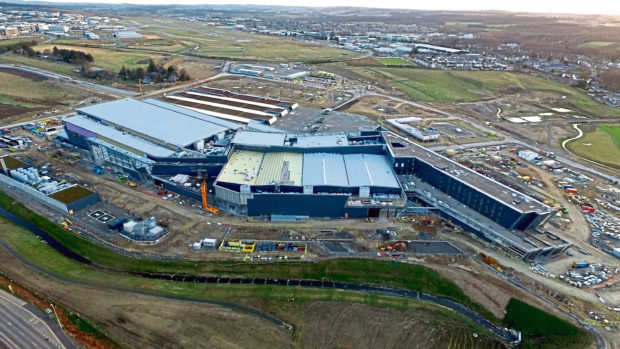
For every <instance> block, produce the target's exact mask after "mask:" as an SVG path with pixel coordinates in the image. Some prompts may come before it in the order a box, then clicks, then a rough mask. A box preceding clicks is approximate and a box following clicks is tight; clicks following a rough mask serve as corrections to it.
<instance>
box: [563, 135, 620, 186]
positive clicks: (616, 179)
mask: <svg viewBox="0 0 620 349" xmlns="http://www.w3.org/2000/svg"><path fill="white" fill-rule="evenodd" d="M573 128H574V129H575V130H577V132H579V134H578V135H577V136H575V137H573V138H569V139H565V140H563V141H562V148H563V149H564V150H566V152H568V153H569V154H571V155H573V156H576V157H578V158H580V159H582V160H583V161H587V162H589V163H592V164H596V165H598V166H601V167H604V168H607V169H610V170H614V169H613V168H611V167H609V166H607V165H604V164H601V163H598V162H596V161H593V160H590V159H587V158H584V157H583V156H580V155H577V154H575V153H573V152H572V151H570V150H568V148H567V147H566V144H568V143H569V142H572V141H574V140H577V139H579V138H581V137H583V131H581V129H580V128H579V124H573ZM615 181H616V182H618V178H615Z"/></svg>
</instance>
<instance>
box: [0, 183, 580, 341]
mask: <svg viewBox="0 0 620 349" xmlns="http://www.w3.org/2000/svg"><path fill="white" fill-rule="evenodd" d="M0 204H1V205H2V206H3V207H6V208H8V209H9V210H11V211H14V212H16V213H18V214H19V215H20V216H26V215H28V214H30V221H31V222H32V223H34V224H35V225H37V226H39V225H41V221H40V219H43V218H42V217H39V216H36V215H34V214H33V213H32V212H29V210H27V209H26V208H25V207H24V206H23V205H21V204H19V203H15V202H14V200H13V199H11V198H10V197H8V196H6V195H5V194H4V193H2V192H0ZM46 222H48V223H50V224H51V225H53V226H54V228H55V229H50V230H54V234H55V235H58V234H57V233H58V232H59V231H60V232H62V231H61V230H60V229H58V227H57V226H56V225H55V224H53V223H51V222H49V221H46ZM49 228H50V227H48V229H49ZM0 230H1V231H2V234H1V235H0V239H2V240H3V241H5V242H6V243H8V244H9V245H11V246H12V247H13V248H14V249H16V250H17V251H18V252H19V253H20V254H21V255H22V256H24V257H25V258H26V259H28V260H30V261H31V262H33V263H34V264H37V265H43V266H45V268H46V269H48V270H50V271H52V272H55V273H57V274H59V275H62V276H65V277H70V278H74V279H77V280H82V281H86V282H90V283H97V284H99V285H106V286H107V287H122V288H123V289H125V290H130V289H141V290H149V291H153V292H157V293H161V294H171V295H177V296H186V297H198V298H207V299H213V300H223V301H229V302H241V303H245V304H248V303H247V302H249V304H253V302H256V301H257V300H264V301H265V300H267V301H275V302H282V301H285V302H291V301H294V302H312V301H326V302H347V303H360V304H364V305H369V306H373V307H387V308H395V309H401V310H405V309H419V310H423V311H426V312H430V313H432V314H434V316H433V318H434V321H439V322H441V321H442V318H450V319H457V320H458V321H460V322H462V323H465V324H467V325H468V326H469V327H470V328H471V329H472V330H474V331H477V333H479V334H482V335H483V336H488V334H487V332H486V331H485V330H483V329H482V328H480V327H479V326H478V325H477V324H475V323H472V322H471V321H470V320H469V319H466V318H464V317H462V316H461V315H459V314H457V313H455V312H452V311H449V310H446V309H443V308H441V307H437V306H435V305H432V304H428V303H424V302H422V303H420V302H417V301H415V300H410V299H403V298H399V297H386V296H378V295H373V294H365V293H358V292H351V291H339V290H333V289H313V288H298V287H282V286H266V285H213V284H197V283H183V282H170V281H161V280H153V279H145V278H139V277H133V276H129V275H127V274H119V273H111V272H110V273H109V272H102V271H99V270H97V269H95V268H90V267H87V266H84V265H82V264H80V263H78V262H76V261H73V260H70V259H67V258H66V257H64V256H62V255H60V254H59V253H58V252H57V251H56V250H54V249H53V248H52V247H50V246H49V245H48V244H42V243H41V242H40V240H38V239H37V238H36V237H35V236H34V235H33V234H31V233H30V232H29V231H27V230H25V229H23V228H21V227H18V226H15V225H13V224H11V223H10V222H8V221H6V220H5V219H3V218H0ZM70 234H71V233H66V232H65V235H66V236H73V237H75V236H74V235H70ZM66 241H69V240H68V239H67V238H66V237H65V238H64V239H63V243H65V242H66ZM78 243H80V244H82V245H85V246H86V245H89V244H90V245H92V244H91V243H90V242H88V241H86V240H82V239H80V238H78V237H75V241H74V242H73V245H69V247H70V248H71V249H75V248H76V244H78ZM95 247H97V246H95ZM92 248H93V247H92V246H90V247H89V249H92ZM99 249H101V248H99ZM101 250H102V249H101ZM104 254H107V257H109V258H117V259H127V258H126V257H122V256H119V255H116V254H114V253H112V252H110V251H108V250H105V251H102V252H100V253H99V255H98V256H97V257H96V258H101V257H103V256H104ZM89 257H90V256H89ZM91 260H93V262H95V263H97V264H103V265H107V263H106V262H112V263H113V261H111V260H108V261H99V260H95V259H94V258H91ZM143 262H144V264H152V265H153V266H152V267H153V268H155V269H158V268H161V265H162V263H165V264H169V265H170V266H174V267H177V266H181V270H185V269H186V268H187V267H190V268H194V269H195V270H200V269H201V267H204V265H201V263H199V262H156V261H143ZM126 263H127V261H123V264H126ZM213 264H215V263H213ZM303 264H304V265H305V268H303V269H298V273H297V274H295V276H297V277H305V278H313V277H314V276H315V275H316V269H315V267H313V266H314V265H319V266H320V268H319V269H320V270H323V271H324V272H323V274H324V275H326V276H325V279H327V280H341V281H357V282H373V283H382V284H387V285H394V284H398V283H401V284H406V283H410V282H412V281H407V280H410V279H411V278H413V279H416V281H415V282H417V283H418V284H419V285H420V287H422V289H424V290H426V291H427V292H431V293H435V294H437V293H438V294H445V293H446V292H447V293H451V294H457V295H458V294H461V295H462V292H461V290H460V289H458V287H457V286H455V285H454V284H453V283H452V282H451V281H449V280H446V279H443V278H440V277H439V276H438V275H437V274H436V273H435V272H434V271H432V270H430V269H427V268H425V267H422V266H411V265H405V264H404V263H398V264H394V263H383V262H376V261H372V260H356V259H348V260H346V259H345V260H333V261H329V263H327V264H325V263H303ZM238 265H239V266H242V268H241V269H242V270H243V269H245V271H244V272H241V273H238V274H235V275H254V276H256V277H260V276H269V277H287V276H286V275H287V272H286V269H288V268H289V265H292V266H293V268H298V263H296V264H288V263H285V264H272V265H270V267H272V268H273V269H272V270H267V269H265V268H263V267H264V265H256V264H245V263H241V264H238ZM411 267H415V268H413V269H409V268H411ZM224 268H225V269H231V268H232V269H234V268H235V266H233V265H230V264H228V265H224ZM265 272H267V273H269V275H265ZM412 272H413V273H414V275H413V277H411V276H409V275H408V274H409V273H412ZM226 274H230V273H226ZM368 274H370V275H372V277H370V279H369V280H367V278H368V277H367V275H368ZM360 278H361V279H362V280H360ZM446 290H447V291H446ZM461 298H462V297H461ZM253 300H254V301H253ZM264 301H263V302H264ZM514 301H515V300H512V301H511V304H512V305H509V307H508V308H507V316H506V319H505V320H504V323H505V324H507V325H510V326H516V327H517V328H518V329H519V330H521V331H523V332H524V334H526V335H527V336H526V338H525V340H526V342H525V343H527V345H529V346H526V348H529V347H546V346H545V345H546V344H548V343H576V344H575V345H577V346H567V347H566V348H567V349H570V348H573V347H574V348H577V347H579V346H578V345H582V344H584V343H585V344H587V343H588V342H589V341H590V340H591V339H590V338H589V337H588V336H587V335H586V334H585V333H584V332H582V331H580V330H577V329H575V328H574V327H571V325H570V324H568V325H567V323H565V322H563V321H562V320H559V319H557V318H556V317H554V316H552V315H550V314H547V313H545V312H544V311H542V310H539V309H537V308H534V307H530V306H527V305H525V306H524V305H523V304H520V303H518V302H517V303H515V302H514ZM466 303H470V302H466ZM531 317H535V318H536V319H540V320H537V321H531V322H528V319H530V318H531ZM73 320H74V321H75V322H76V324H79V325H80V327H82V326H83V327H84V328H83V329H84V330H86V331H95V330H96V329H94V328H92V326H90V325H89V324H88V323H81V322H80V321H79V320H78V319H73ZM492 320H493V321H496V322H497V321H498V320H497V319H493V318H492ZM539 322H542V325H541V324H539ZM429 326H431V327H432V326H433V325H432V323H431V324H430V325H429ZM549 326H551V327H553V328H552V330H549V331H548V333H547V332H542V333H541V331H543V330H544V331H547V327H549ZM431 327H429V328H431ZM537 345H543V346H537ZM548 347H549V348H555V346H548Z"/></svg>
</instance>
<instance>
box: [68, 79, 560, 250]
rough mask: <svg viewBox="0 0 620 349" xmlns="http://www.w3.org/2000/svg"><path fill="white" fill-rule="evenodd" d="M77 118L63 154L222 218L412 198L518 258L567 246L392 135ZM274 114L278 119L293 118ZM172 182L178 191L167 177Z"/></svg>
mask: <svg viewBox="0 0 620 349" xmlns="http://www.w3.org/2000/svg"><path fill="white" fill-rule="evenodd" d="M178 95H179V96H192V97H191V98H194V97H193V96H200V97H201V98H202V97H204V99H202V101H204V102H207V101H208V103H210V104H208V106H209V107H218V108H223V109H224V108H227V109H228V110H233V111H234V110H235V109H234V108H229V107H235V108H237V107H238V108H241V106H240V105H239V104H233V103H232V102H234V103H244V102H240V101H245V102H246V106H252V107H254V106H258V107H260V108H263V107H264V108H267V109H269V110H273V111H285V110H292V109H294V108H296V107H297V105H296V103H291V102H284V101H277V100H272V99H264V98H261V97H254V96H246V95H241V94H235V93H232V92H229V91H224V90H215V89H209V88H198V89H192V90H189V91H187V92H183V93H179V94H178ZM212 96H217V97H216V98H219V99H217V100H216V99H208V98H214V97H212ZM184 98H185V97H184ZM186 98H190V97H186ZM229 102H230V103H229ZM250 102H251V103H250ZM214 104H218V106H214ZM205 105H207V104H205ZM224 106H225V107H224ZM275 107H279V108H275ZM247 109H248V110H256V109H251V108H247ZM77 112H78V115H77V116H75V117H72V118H68V119H66V120H65V131H66V132H64V133H60V134H59V139H60V141H61V142H63V143H64V144H69V146H72V147H77V148H80V149H82V150H83V151H84V153H86V154H89V156H90V157H91V159H92V160H93V161H94V162H96V163H98V164H100V165H102V166H104V167H112V168H113V169H115V170H117V171H120V172H123V173H125V174H126V175H128V176H131V177H134V178H138V179H142V180H145V181H148V182H151V183H155V184H156V185H161V186H163V187H164V188H166V189H168V190H172V191H175V192H177V193H180V194H182V195H185V196H187V197H190V198H193V199H196V200H199V201H200V200H202V199H205V198H206V195H208V196H210V198H209V200H210V201H209V202H210V203H212V204H213V205H215V206H217V208H219V209H223V210H225V211H228V212H233V213H236V214H241V215H249V216H263V217H271V216H278V217H297V216H299V217H301V216H304V217H351V218H353V217H358V218H364V217H376V216H379V215H380V213H381V212H382V211H388V212H390V213H391V214H394V215H396V214H401V213H403V212H405V213H406V212H407V210H408V207H410V206H411V200H415V201H418V202H419V203H421V204H422V205H426V206H432V207H433V208H434V209H437V210H439V212H440V213H441V214H442V215H444V216H446V217H449V218H450V219H453V220H455V221H457V222H459V223H460V224H461V225H462V226H464V227H466V228H467V229H469V230H471V231H472V232H474V233H476V234H477V235H479V236H480V237H481V238H484V239H486V240H488V241H491V242H494V243H497V244H499V245H500V246H503V247H504V248H505V249H506V250H508V251H510V252H512V253H514V254H516V255H518V256H520V257H523V258H525V257H532V256H535V255H537V254H546V253H556V252H559V251H562V250H564V249H565V248H567V247H568V246H570V243H569V242H567V241H565V240H562V239H561V238H559V237H558V236H556V235H555V234H553V233H551V232H540V231H537V230H536V229H537V228H538V227H540V226H541V225H543V224H544V223H545V222H546V221H547V219H548V218H549V217H551V216H552V215H553V214H554V213H555V211H553V210H552V209H551V208H549V207H548V206H546V205H544V204H542V203H540V202H538V201H537V200H535V199H533V198H531V197H528V196H526V195H524V194H522V193H520V192H518V191H516V190H514V189H512V188H509V187H506V186H504V185H502V184H500V183H498V182H496V181H494V180H492V179H490V178H488V177H485V176H483V175H481V174H479V173H477V172H475V171H472V170H471V169H469V168H466V167H464V166H461V165H460V164H457V163H455V162H454V161H452V160H450V159H448V158H445V157H443V156H441V155H439V154H437V153H435V152H432V151H430V150H428V149H426V148H424V147H422V146H419V145H417V144H414V143H412V142H409V141H408V140H406V139H404V138H402V137H399V136H397V135H395V134H393V133H391V132H387V131H359V132H356V133H334V134H298V133H286V132H284V131H280V130H275V129H273V128H272V127H271V126H268V125H265V124H261V125H262V128H261V127H258V128H255V127H252V126H251V125H252V124H253V123H255V122H256V121H255V120H252V122H249V123H247V124H243V123H237V122H233V121H231V120H230V119H226V118H222V117H219V116H214V115H210V114H209V113H210V112H208V111H206V110H204V111H203V112H198V111H195V110H190V109H188V108H186V107H182V106H179V105H176V104H174V103H169V102H165V101H161V100H145V101H137V100H133V99H125V100H120V101H114V102H108V103H103V104H100V105H96V106H90V107H86V108H81V109H78V110H77ZM317 113H320V111H318V110H317ZM282 115H285V114H281V116H276V117H291V116H282ZM317 115H319V114H317ZM259 124H260V123H259ZM179 174H183V175H188V176H189V178H188V182H187V183H184V184H183V185H180V184H178V183H176V181H174V180H172V179H170V178H176V177H175V176H177V175H179ZM203 181H205V182H208V188H209V189H208V191H207V190H205V188H204V187H203V186H201V183H202V182H203ZM188 183H189V184H188ZM199 187H200V189H199ZM207 193H210V194H207ZM203 202H205V205H206V201H203Z"/></svg>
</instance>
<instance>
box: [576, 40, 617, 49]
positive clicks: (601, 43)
mask: <svg viewBox="0 0 620 349" xmlns="http://www.w3.org/2000/svg"><path fill="white" fill-rule="evenodd" d="M614 44H617V43H616V42H613V41H590V42H585V43H583V44H581V45H579V47H584V48H597V47H606V46H611V45H614Z"/></svg>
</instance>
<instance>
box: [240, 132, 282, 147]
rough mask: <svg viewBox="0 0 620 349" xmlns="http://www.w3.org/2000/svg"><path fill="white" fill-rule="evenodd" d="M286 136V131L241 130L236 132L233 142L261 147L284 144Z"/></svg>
mask: <svg viewBox="0 0 620 349" xmlns="http://www.w3.org/2000/svg"><path fill="white" fill-rule="evenodd" d="M285 138H286V135H285V134H284V133H267V132H251V131H240V132H237V134H235V138H233V140H232V142H233V143H236V144H245V145H255V146H259V147H269V146H283V145H284V139H285Z"/></svg>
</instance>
